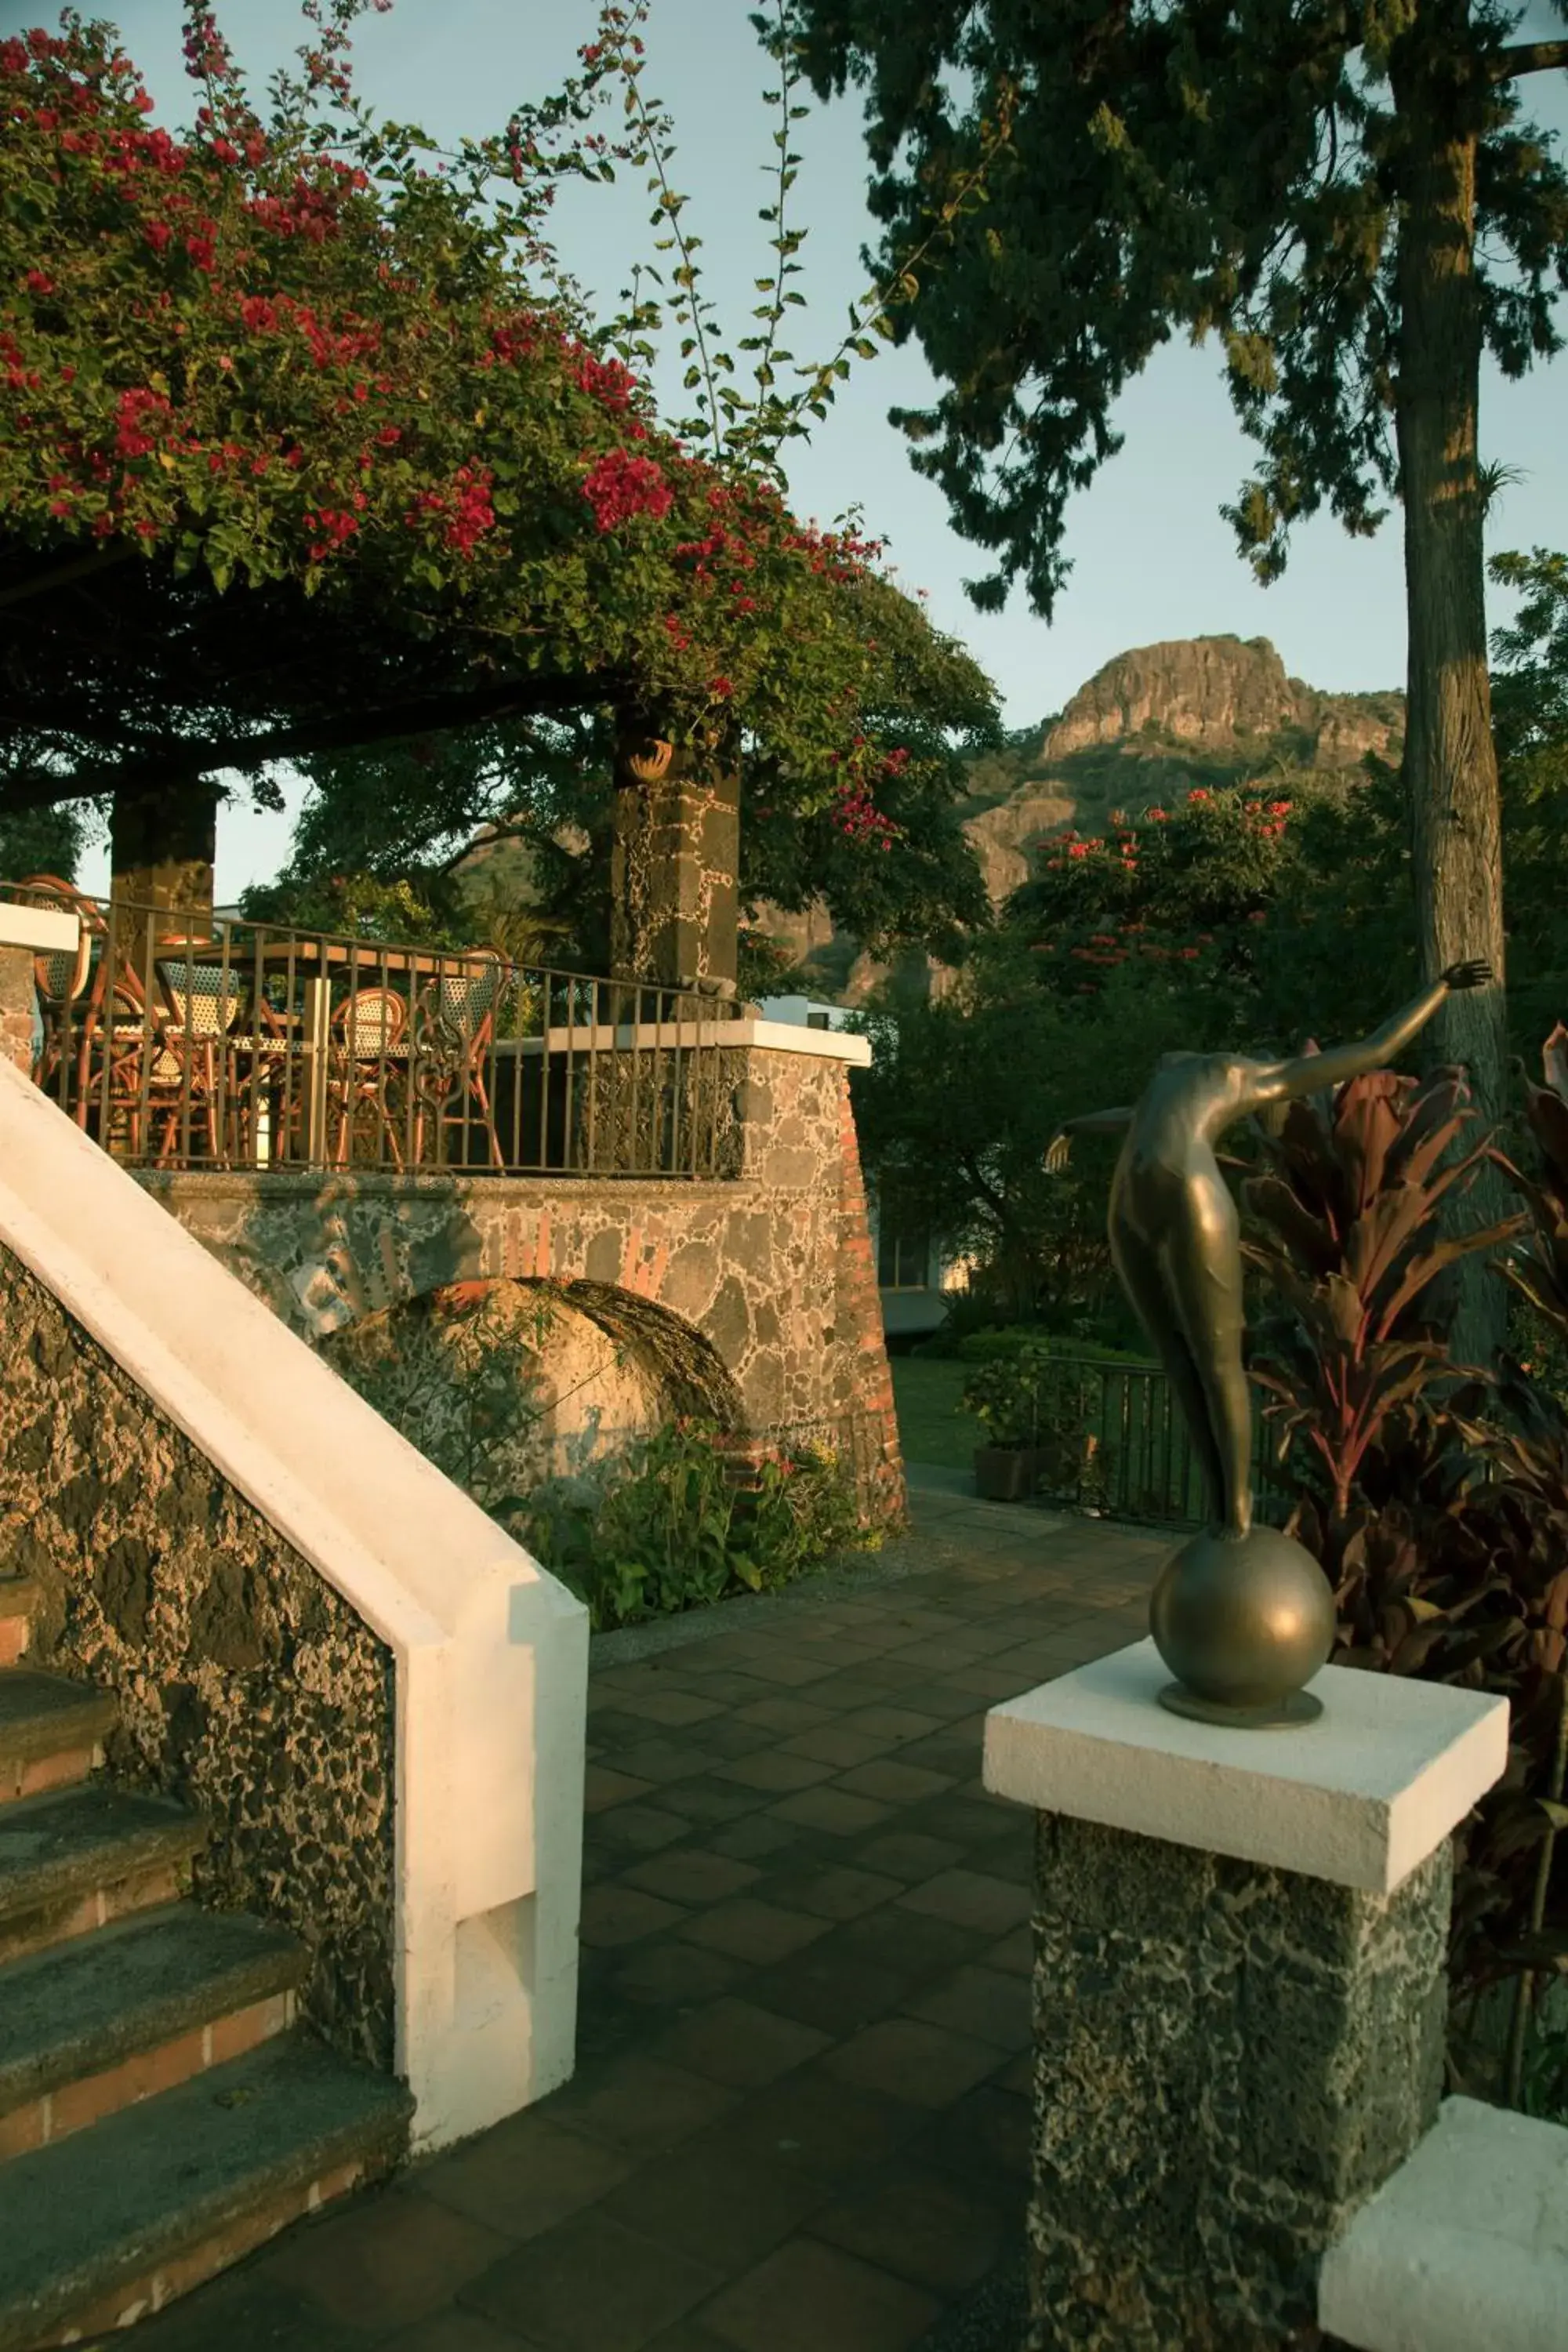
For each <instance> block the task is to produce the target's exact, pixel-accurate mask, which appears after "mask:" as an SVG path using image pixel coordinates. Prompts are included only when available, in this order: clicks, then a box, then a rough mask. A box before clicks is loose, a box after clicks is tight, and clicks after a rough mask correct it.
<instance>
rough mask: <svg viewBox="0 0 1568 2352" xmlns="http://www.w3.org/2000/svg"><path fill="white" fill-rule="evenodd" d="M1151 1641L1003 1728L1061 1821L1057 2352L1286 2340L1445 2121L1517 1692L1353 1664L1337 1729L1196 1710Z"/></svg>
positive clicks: (1037, 1797)
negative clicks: (1455, 1917)
mask: <svg viewBox="0 0 1568 2352" xmlns="http://www.w3.org/2000/svg"><path fill="white" fill-rule="evenodd" d="M1169 1678H1170V1677H1169V1674H1168V1671H1167V1669H1166V1668H1165V1667H1164V1666H1163V1664H1162V1662H1161V1660H1160V1658H1159V1656H1158V1654H1157V1653H1156V1652H1155V1650H1154V1646H1153V1643H1152V1642H1142V1643H1136V1644H1134V1645H1133V1646H1132V1647H1131V1649H1127V1650H1122V1651H1120V1652H1118V1653H1117V1654H1115V1655H1114V1656H1112V1657H1110V1658H1103V1659H1100V1660H1099V1661H1098V1662H1097V1663H1096V1664H1093V1665H1091V1666H1086V1667H1083V1668H1081V1669H1079V1671H1078V1672H1077V1673H1074V1674H1070V1675H1064V1676H1062V1677H1061V1679H1060V1680H1059V1681H1057V1682H1055V1683H1048V1684H1046V1685H1042V1686H1041V1688H1039V1689H1038V1690H1035V1691H1031V1692H1029V1693H1027V1694H1026V1696H1024V1697H1023V1698H1020V1699H1016V1700H1014V1701H1012V1702H1010V1703H1009V1704H1008V1705H1007V1706H1002V1707H997V1708H995V1709H994V1710H993V1711H992V1713H991V1715H990V1717H988V1719H987V1724H986V1739H985V1780H986V1785H987V1786H988V1787H989V1788H991V1789H992V1790H994V1791H995V1792H996V1793H998V1794H1000V1795H1002V1796H1006V1797H1012V1798H1015V1799H1016V1800H1017V1801H1020V1802H1022V1803H1026V1804H1030V1805H1033V1806H1034V1807H1035V1808H1036V1810H1037V1812H1038V1815H1039V1839H1038V1853H1037V1882H1036V1883H1037V1903H1036V1920H1035V1935H1036V1959H1035V2163H1034V2189H1033V2195H1032V2199H1031V2203H1030V2210H1029V2221H1028V2263H1029V2274H1030V2308H1031V2326H1030V2333H1029V2336H1028V2338H1027V2345H1028V2352H1282V2347H1286V2346H1287V2345H1288V2344H1291V2343H1294V2342H1296V2341H1298V2340H1300V2341H1301V2342H1302V2343H1303V2344H1304V2343H1305V2342H1306V2341H1308V2340H1309V2339H1308V2337H1307V2336H1305V2335H1304V2334H1303V2335H1302V2336H1300V2339H1298V2337H1297V2336H1296V2334H1295V2331H1297V2330H1303V2331H1304V2330H1307V2329H1308V2328H1310V2326H1311V2324H1312V2322H1313V2319H1314V2314H1315V2307H1316V2296H1317V2276H1318V2269H1319V2265H1320V2263H1321V2257H1322V2254H1323V2252H1324V2251H1325V2249H1326V2248H1327V2247H1328V2246H1329V2245H1330V2243H1331V2242H1332V2241H1333V2239H1334V2238H1335V2237H1336V2236H1337V2235H1338V2234H1339V2233H1340V2231H1342V2229H1343V2228H1344V2227H1345V2226H1346V2224H1347V2223H1348V2222H1349V2221H1350V2220H1351V2218H1352V2216H1353V2214H1354V2213H1355V2211H1356V2210H1357V2209H1358V2208H1359V2207H1360V2206H1361V2205H1362V2204H1363V2202H1364V2200H1366V2199H1367V2197H1368V2196H1370V2195H1371V2194H1372V2192H1373V2190H1374V2189H1377V2188H1378V2186H1379V2185H1380V2184H1381V2183H1382V2182H1383V2181H1384V2180H1385V2179H1387V2178H1388V2176H1389V2175H1390V2174H1391V2173H1392V2172H1393V2171H1394V2169H1395V2168H1396V2167H1397V2166H1398V2165H1399V2164H1400V2163H1401V2162H1402V2161H1403V2160H1404V2158H1405V2157H1406V2156H1407V2155H1408V2154H1409V2152H1410V2150H1411V2148H1412V2147H1414V2146H1415V2143H1416V2141H1417V2140H1418V2139H1419V2138H1420V2137H1422V2135H1423V2134H1424V2133H1425V2132H1426V2130H1427V2129H1428V2128H1429V2126H1431V2124H1432V2122H1433V2120H1434V2118H1435V2117H1436V2112H1437V2102H1438V2095H1439V2092H1440V2089H1441V2084H1442V2071H1443V2044H1444V2032H1445V2026H1446V2023H1447V1979H1446V1974H1445V1964H1446V1958H1447V1931H1448V1910H1449V1895H1450V1885H1451V1863H1450V1832H1452V1830H1453V1829H1454V1827H1455V1826H1456V1824H1457V1823H1458V1822H1459V1821H1461V1820H1462V1819H1463V1818H1464V1815H1465V1814H1466V1813H1467V1812H1468V1810H1469V1808H1470V1806H1471V1805H1472V1804H1473V1803H1474V1801H1475V1800H1476V1799H1477V1797H1479V1795H1480V1794H1481V1793H1482V1792H1483V1790H1486V1789H1488V1788H1489V1787H1490V1786H1491V1784H1492V1782H1493V1781H1494V1780H1496V1779H1497V1778H1498V1777H1499V1776H1500V1773H1501V1771H1502V1769H1503V1766H1504V1763H1505V1761H1506V1759H1507V1737H1508V1709H1507V1706H1506V1703H1505V1702H1504V1701H1502V1700H1500V1699H1495V1698H1489V1697H1486V1696H1482V1695H1480V1694H1477V1693H1473V1692H1469V1691H1458V1690H1452V1689H1447V1688H1445V1687H1443V1686H1442V1685H1435V1684H1423V1683H1417V1682H1414V1681H1410V1680H1407V1679H1405V1678H1404V1677H1401V1676H1398V1675H1370V1674H1360V1673H1355V1672H1352V1671H1350V1670H1347V1669H1345V1668H1340V1667H1325V1668H1324V1670H1323V1672H1322V1673H1321V1675H1319V1676H1318V1677H1317V1679H1316V1680H1315V1681H1314V1683H1313V1684H1312V1685H1311V1687H1312V1689H1313V1690H1314V1691H1315V1692H1316V1693H1317V1695H1318V1696H1320V1697H1321V1699H1322V1701H1323V1703H1324V1714H1323V1717H1322V1718H1321V1721H1320V1722H1318V1723H1316V1724H1312V1725H1310V1726H1308V1727H1305V1728H1303V1729H1300V1730H1295V1729H1291V1730H1279V1731H1266V1732H1265V1731H1258V1732H1247V1731H1237V1730H1228V1729H1220V1728H1216V1727H1210V1726H1208V1725H1205V1724H1198V1723H1194V1722H1191V1721H1188V1720H1187V1719H1185V1718H1184V1717H1179V1716H1174V1715H1170V1714H1167V1713H1166V1712H1165V1711H1164V1710H1163V1708H1162V1707H1161V1706H1159V1704H1158V1698H1157V1694H1158V1692H1159V1690H1160V1688H1161V1686H1162V1685H1163V1684H1164V1683H1165V1682H1167V1681H1168V1680H1169Z"/></svg>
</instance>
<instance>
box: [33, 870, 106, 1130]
mask: <svg viewBox="0 0 1568 2352" xmlns="http://www.w3.org/2000/svg"><path fill="white" fill-rule="evenodd" d="M16 891H17V895H18V896H19V897H20V898H22V900H23V903H24V904H26V905H38V904H43V905H47V904H49V903H50V902H51V901H56V900H58V903H59V905H60V907H61V908H62V909H63V910H64V911H65V912H66V913H68V914H73V915H75V916H76V917H77V919H78V921H79V926H80V928H79V930H78V933H77V943H76V946H75V947H74V948H57V949H54V950H45V951H43V952H42V953H40V954H38V955H36V956H35V957H34V958H33V986H34V992H35V993H36V995H37V1001H38V1013H39V1016H40V1018H41V1021H42V1024H43V1035H42V1038H41V1039H40V1041H39V1045H38V1049H37V1053H36V1054H35V1055H34V1057H33V1079H34V1082H35V1084H36V1085H37V1086H39V1087H43V1088H44V1089H45V1091H46V1092H47V1093H53V1094H55V1095H56V1096H57V1097H58V1099H59V1100H60V1102H61V1106H62V1108H67V1109H69V1110H72V1111H73V1112H74V1113H75V1114H76V1117H77V1119H78V1122H79V1124H83V1123H85V1111H84V1109H83V1106H82V1102H81V1091H82V1072H83V1067H84V1066H85V1064H86V1061H87V1057H88V1055H89V1052H90V1043H89V1037H88V1034H87V1033H88V1031H89V1028H90V1025H91V1021H92V1017H93V1014H94V1013H95V1011H96V1003H95V1001H94V1000H95V997H96V995H97V994H98V993H100V992H101V985H102V982H101V974H100V972H95V971H94V965H93V941H94V940H95V938H96V937H97V936H98V935H99V934H100V932H101V931H102V929H103V921H102V918H101V916H100V913H99V910H98V908H96V907H95V906H94V905H93V904H92V902H91V900H90V899H87V898H83V897H82V895H81V893H80V891H79V890H78V889H77V888H76V887H74V885H73V884H71V883H69V882H64V881H62V880H61V879H60V877H59V876H58V874H32V875H29V876H28V877H27V879H26V881H25V882H19V883H17V885H16ZM89 982H91V983H95V985H94V986H93V987H91V988H89ZM84 995H85V996H86V997H87V1002H86V1003H83V998H84ZM78 1022H79V1023H80V1024H81V1027H82V1033H83V1034H82V1036H81V1038H80V1039H79V1050H78V1051H77V1052H76V1053H75V1054H74V1055H73V1054H72V1052H71V1050H70V1046H71V1036H70V1032H71V1028H72V1025H73V1024H75V1023H78ZM73 1063H74V1064H75V1065H76V1080H77V1083H76V1089H75V1097H74V1099H73V1098H72V1097H71V1092H70V1087H71V1079H70V1072H71V1069H72V1065H73Z"/></svg>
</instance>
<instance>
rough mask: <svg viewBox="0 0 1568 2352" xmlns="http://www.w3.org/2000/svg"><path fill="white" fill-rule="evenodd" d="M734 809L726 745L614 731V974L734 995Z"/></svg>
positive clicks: (733, 773)
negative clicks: (670, 740) (679, 742)
mask: <svg viewBox="0 0 1568 2352" xmlns="http://www.w3.org/2000/svg"><path fill="white" fill-rule="evenodd" d="M740 809H741V779H740V764H739V759H738V755H737V754H736V752H735V750H734V747H733V746H731V745H730V744H727V743H725V742H722V741H720V740H715V741H714V742H713V743H712V744H710V745H709V746H708V747H706V748H705V749H704V748H703V747H701V746H697V747H689V746H687V745H676V746H672V745H670V744H669V743H668V742H661V741H660V740H659V739H658V738H657V737H653V736H649V735H647V734H644V733H640V732H638V731H637V730H635V729H632V728H629V727H628V728H625V729H623V730H622V732H621V735H620V738H619V740H618V742H617V745H616V817H615V841H614V846H613V849H612V852H611V866H610V880H611V893H612V914H611V956H612V961H613V963H614V968H615V971H616V976H617V977H622V976H624V977H626V978H627V979H630V980H638V981H645V982H657V983H658V984H659V985H661V986H663V987H666V988H679V989H692V990H697V991H700V992H701V993H703V994H705V995H714V996H732V995H733V994H734V992H735V976H736V945H737V935H738V930H739V911H740V909H739V895H738V874H739V866H740V827H741V819H740Z"/></svg>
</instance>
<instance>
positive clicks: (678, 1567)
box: [501, 1422, 866, 1631]
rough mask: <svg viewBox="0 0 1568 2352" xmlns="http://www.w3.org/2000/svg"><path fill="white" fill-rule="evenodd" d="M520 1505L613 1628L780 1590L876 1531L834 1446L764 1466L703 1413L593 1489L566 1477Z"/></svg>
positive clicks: (549, 1555) (523, 1519)
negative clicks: (866, 1521)
mask: <svg viewBox="0 0 1568 2352" xmlns="http://www.w3.org/2000/svg"><path fill="white" fill-rule="evenodd" d="M514 1507H515V1509H516V1511H517V1513H518V1524H519V1527H520V1529H521V1533H522V1535H523V1539H524V1540H525V1541H526V1542H527V1543H528V1544H529V1546H530V1548H531V1549H532V1550H533V1551H534V1553H535V1554H536V1555H537V1557H538V1558H539V1559H541V1560H542V1561H543V1563H544V1565H545V1566H546V1567H547V1568H549V1569H551V1570H552V1571H553V1572H554V1573H555V1574H556V1575H557V1576H559V1577H560V1578H561V1579H562V1580H563V1582H564V1583H566V1584H568V1585H570V1586H571V1588H572V1590H573V1591H574V1592H576V1593H577V1594H578V1595H579V1597H580V1598H581V1599H582V1600H584V1601H585V1602H586V1603H587V1605H588V1609H589V1612H590V1613H591V1616H592V1619H593V1622H594V1625H595V1629H596V1630H601V1631H602V1630H604V1629H605V1628H608V1627H611V1626H615V1625H625V1624H633V1623H636V1622H638V1621H639V1620H640V1619H643V1618H647V1617H657V1616H668V1615H672V1614H674V1613H675V1612H678V1611H680V1610H685V1609H699V1608H703V1607H706V1606H707V1605H708V1604H709V1603H710V1602H712V1601H721V1600H723V1599H724V1598H725V1596H726V1595H727V1594H730V1593H734V1592H767V1591H774V1590H775V1589H776V1588H777V1587H778V1586H780V1585H782V1584H785V1583H787V1582H788V1581H789V1580H791V1579H792V1578H794V1577H796V1576H799V1575H802V1574H804V1573H805V1572H806V1571H807V1570H810V1569H812V1568H815V1567H817V1566H819V1565H820V1564H821V1563H822V1561H823V1560H824V1559H826V1557H827V1556H828V1555H829V1554H830V1553H831V1552H834V1551H837V1550H840V1549H843V1548H844V1547H845V1546H847V1545H848V1544H852V1543H855V1542H856V1541H864V1540H865V1539H866V1538H864V1536H863V1534H862V1533H861V1530H860V1528H859V1525H858V1519H857V1516H856V1510H855V1504H854V1498H853V1496H852V1493H851V1491H850V1489H849V1486H848V1484H847V1480H846V1477H845V1475H844V1472H843V1470H842V1469H841V1467H840V1465H838V1463H837V1461H836V1459H835V1458H834V1457H833V1455H832V1454H830V1453H828V1452H826V1451H821V1452H814V1451H810V1450H806V1449H802V1450H800V1451H799V1452H789V1453H786V1452H783V1451H779V1452H776V1453H773V1454H769V1455H767V1456H765V1457H764V1458H763V1460H762V1462H761V1463H760V1464H758V1465H755V1467H754V1468H753V1467H751V1466H750V1465H746V1464H745V1463H744V1462H743V1461H742V1459H741V1458H739V1457H738V1455H737V1453H736V1449H735V1444H734V1442H733V1441H730V1442H728V1443H727V1442H726V1440H725V1438H724V1436H723V1433H721V1431H719V1430H718V1429H715V1428H712V1427H710V1426H706V1425H703V1424H700V1423H691V1422H678V1423H674V1424H672V1425H671V1426H670V1427H668V1428H667V1429H663V1430H660V1431H659V1432H658V1433H657V1434H656V1435H654V1436H653V1437H651V1438H649V1439H648V1440H647V1443H646V1444H644V1445H643V1446H642V1447H641V1448H640V1449H638V1451H637V1453H636V1454H634V1455H633V1456H631V1457H630V1458H629V1459H628V1460H627V1461H626V1463H624V1464H623V1465H620V1466H619V1467H617V1468H616V1470H614V1471H613V1472H611V1473H610V1474H609V1475H607V1476H606V1477H605V1481H604V1483H603V1484H602V1485H601V1486H599V1487H598V1488H597V1490H596V1491H595V1492H593V1493H592V1494H590V1495H588V1496H584V1494H583V1493H582V1491H581V1488H580V1486H569V1485H567V1484H565V1483H564V1482H563V1483H562V1484H561V1485H559V1486H557V1487H556V1488H555V1489H554V1490H553V1491H546V1492H545V1493H544V1494H542V1495H541V1496H534V1497H532V1498H531V1499H530V1500H529V1501H527V1502H526V1503H521V1502H520V1503H517V1504H516V1505H515V1506H514ZM501 1515H502V1516H506V1513H505V1511H504V1509H503V1511H502V1514H501Z"/></svg>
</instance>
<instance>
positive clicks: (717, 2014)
mask: <svg viewBox="0 0 1568 2352" xmlns="http://www.w3.org/2000/svg"><path fill="white" fill-rule="evenodd" d="M830 2047H831V2037H830V2036H829V2035H827V2034H826V2033H823V2032H820V2031H819V2030H818V2029H817V2028H816V2027H815V2026H811V2025H802V2024H801V2023H800V2022H799V2021H797V2020H796V2019H795V2018H791V2017H779V2016H777V2015H775V2014H774V2012H773V2011H771V2010H766V2009H759V2008H758V2007H757V2006H756V2005H755V2003H754V2002H752V2001H749V2000H739V1999H736V1998H734V1997H730V1998H727V1999H724V2000H715V2001H710V2002H709V2003H708V2004H707V2005H706V2006H705V2007H703V2008H701V2009H699V2010H697V2011H695V2012H694V2013H693V2014H692V2015H691V2016H689V2017H685V2018H682V2019H681V2021H680V2022H679V2025H675V2026H672V2027H671V2028H670V2030H669V2032H668V2033H666V2034H665V2035H664V2036H663V2037H662V2039H661V2040H660V2041H658V2042H657V2043H656V2044H655V2045H654V2048H653V2050H652V2052H651V2053H650V2055H652V2056H654V2057H656V2058H659V2059H662V2060H663V2061H665V2062H666V2063H668V2064H669V2065H673V2066H679V2067H683V2068H685V2069H686V2070H687V2071H688V2072H689V2073H690V2074H706V2075H710V2076H711V2078H712V2080H713V2081H714V2082H716V2083H724V2084H730V2085H731V2087H732V2088H734V2089H735V2090H738V2091H754V2090H757V2089H760V2088H761V2086H762V2085H763V2084H764V2083H774V2082H777V2080H778V2079H779V2077H780V2075H781V2074H790V2073H791V2072H792V2071H793V2070H794V2069H795V2067H796V2066H804V2065H805V2064H806V2063H807V2062H808V2061H809V2060H811V2059H813V2058H815V2057H816V2056H817V2055H818V2053H820V2052H822V2051H824V2050H826V2049H828V2048H830Z"/></svg>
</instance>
